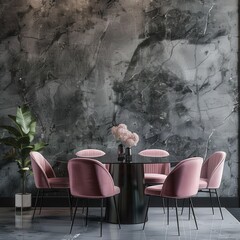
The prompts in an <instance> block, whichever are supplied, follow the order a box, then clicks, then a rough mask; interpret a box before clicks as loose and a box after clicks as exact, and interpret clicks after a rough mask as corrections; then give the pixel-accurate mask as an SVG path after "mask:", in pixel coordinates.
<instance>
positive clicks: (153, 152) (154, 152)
mask: <svg viewBox="0 0 240 240" xmlns="http://www.w3.org/2000/svg"><path fill="white" fill-rule="evenodd" d="M138 154H139V155H140V156H144V157H167V156H169V153H168V152H167V151H165V150H162V149H146V150H143V151H141V152H139V153H138Z"/></svg>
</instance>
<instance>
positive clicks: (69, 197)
mask: <svg viewBox="0 0 240 240" xmlns="http://www.w3.org/2000/svg"><path fill="white" fill-rule="evenodd" d="M67 195H68V204H69V208H70V218H71V220H72V200H71V193H70V189H69V188H68V189H67Z"/></svg>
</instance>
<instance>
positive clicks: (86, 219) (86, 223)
mask: <svg viewBox="0 0 240 240" xmlns="http://www.w3.org/2000/svg"><path fill="white" fill-rule="evenodd" d="M85 202H86V205H87V211H86V218H85V226H87V225H88V200H86V201H85Z"/></svg>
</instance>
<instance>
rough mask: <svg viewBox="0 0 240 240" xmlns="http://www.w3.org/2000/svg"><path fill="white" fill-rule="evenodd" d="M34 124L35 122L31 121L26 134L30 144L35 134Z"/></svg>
mask: <svg viewBox="0 0 240 240" xmlns="http://www.w3.org/2000/svg"><path fill="white" fill-rule="evenodd" d="M36 124H37V123H36V121H32V122H31V124H30V126H29V127H30V131H29V133H28V136H29V139H30V142H32V141H33V139H34V135H35V133H36Z"/></svg>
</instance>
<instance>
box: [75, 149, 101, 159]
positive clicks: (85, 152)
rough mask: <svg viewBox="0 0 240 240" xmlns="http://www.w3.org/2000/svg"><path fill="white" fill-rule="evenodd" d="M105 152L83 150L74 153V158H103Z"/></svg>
mask: <svg viewBox="0 0 240 240" xmlns="http://www.w3.org/2000/svg"><path fill="white" fill-rule="evenodd" d="M104 155H105V152H103V151H102V150H98V149H83V150H80V151H78V152H76V156H78V157H83V158H95V157H101V156H104Z"/></svg>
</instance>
